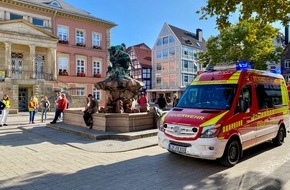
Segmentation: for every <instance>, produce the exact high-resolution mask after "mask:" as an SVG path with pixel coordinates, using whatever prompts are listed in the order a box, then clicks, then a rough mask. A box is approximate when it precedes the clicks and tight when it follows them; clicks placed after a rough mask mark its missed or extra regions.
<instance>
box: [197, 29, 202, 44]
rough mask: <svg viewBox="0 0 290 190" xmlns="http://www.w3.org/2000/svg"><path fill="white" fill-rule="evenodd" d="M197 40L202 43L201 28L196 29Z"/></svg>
mask: <svg viewBox="0 0 290 190" xmlns="http://www.w3.org/2000/svg"><path fill="white" fill-rule="evenodd" d="M196 39H197V40H198V41H202V29H200V28H198V29H196Z"/></svg>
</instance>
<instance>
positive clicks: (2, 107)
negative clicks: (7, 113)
mask: <svg viewBox="0 0 290 190" xmlns="http://www.w3.org/2000/svg"><path fill="white" fill-rule="evenodd" d="M4 108H5V104H4V103H3V102H2V100H1V99H0V121H1V120H2V111H3V110H4ZM0 127H2V125H0Z"/></svg>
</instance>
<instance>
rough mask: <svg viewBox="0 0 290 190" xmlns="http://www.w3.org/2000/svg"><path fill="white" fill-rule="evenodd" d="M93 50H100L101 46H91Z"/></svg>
mask: <svg viewBox="0 0 290 190" xmlns="http://www.w3.org/2000/svg"><path fill="white" fill-rule="evenodd" d="M93 48H94V49H102V48H101V46H93Z"/></svg>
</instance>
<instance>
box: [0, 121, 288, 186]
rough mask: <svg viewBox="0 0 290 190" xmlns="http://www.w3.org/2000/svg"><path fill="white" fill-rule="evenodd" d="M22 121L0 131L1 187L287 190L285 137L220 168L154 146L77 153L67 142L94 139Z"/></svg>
mask: <svg viewBox="0 0 290 190" xmlns="http://www.w3.org/2000/svg"><path fill="white" fill-rule="evenodd" d="M12 117H13V116H10V118H9V119H10V120H9V119H8V124H9V121H10V122H11V123H13V122H12ZM18 118H20V117H19V116H18ZM15 120H16V119H15ZM15 120H14V121H15ZM21 122H23V121H21V120H20V119H19V124H17V125H14V124H10V125H9V126H8V127H1V128H0V189H13V190H14V189H16V190H18V189H19V190H21V189H24V190H26V189H27V190H39V189H41V190H50V189H52V190H54V189H57V190H58V189H60V190H62V189H69V190H70V189H72V190H74V189H75V190H78V189H97V190H99V189H100V190H115V189H118V190H119V189H121V190H123V189H124V190H127V189H128V190H129V189H130V190H131V189H133V190H135V189H136V190H140V189H144V190H147V189H150V190H151V189H162V190H163V189H166V190H167V189H169V190H179V189H182V190H191V189H196V190H200V189H214V190H215V189H221V190H222V189H223V190H235V189H239V190H240V189H242V190H244V189H253V190H256V189H260V190H262V189H269V190H270V189H271V190H273V189H274V190H275V189H283V190H288V189H290V182H288V181H289V178H290V173H289V168H290V151H289V145H290V138H289V137H290V136H289V134H288V138H287V139H286V141H285V143H284V144H283V145H282V146H280V147H274V146H273V145H272V144H270V143H265V144H262V145H260V146H258V147H256V148H253V149H251V150H249V151H246V152H245V155H244V157H243V159H242V160H241V161H240V163H239V164H237V165H236V166H234V167H232V168H225V167H222V166H221V165H219V164H218V163H217V162H215V161H207V160H200V159H194V158H189V157H183V156H179V155H175V154H171V153H168V152H167V151H166V150H163V149H161V148H160V147H158V146H153V147H148V148H143V149H137V150H131V151H124V152H114V153H100V152H95V151H89V150H87V149H80V148H78V147H75V146H72V145H71V144H70V143H69V142H83V144H84V145H83V146H86V145H88V146H91V144H93V143H95V141H92V140H87V139H86V140H85V141H86V142H85V141H84V139H83V138H81V137H78V136H74V135H71V134H65V133H62V132H60V131H57V133H58V135H56V133H54V132H52V131H53V129H51V128H47V127H44V126H43V125H42V124H38V123H37V124H35V125H30V126H28V125H26V124H25V123H24V124H22V123H21ZM15 123H16V122H15ZM33 130H36V132H35V131H33ZM39 131H41V133H40V132H39ZM45 132H47V135H45ZM48 134H51V135H48ZM61 136H62V138H60V137H61ZM131 142H133V141H131ZM96 146H101V145H100V144H96Z"/></svg>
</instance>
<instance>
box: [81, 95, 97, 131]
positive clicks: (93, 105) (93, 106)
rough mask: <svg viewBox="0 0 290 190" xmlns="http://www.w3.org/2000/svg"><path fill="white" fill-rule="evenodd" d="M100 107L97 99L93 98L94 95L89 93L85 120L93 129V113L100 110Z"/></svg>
mask: <svg viewBox="0 0 290 190" xmlns="http://www.w3.org/2000/svg"><path fill="white" fill-rule="evenodd" d="M98 109H99V105H98V102H97V101H95V100H94V99H93V95H92V94H89V95H88V98H87V105H86V107H85V111H84V116H83V118H84V121H85V123H86V125H87V126H88V127H89V128H90V129H92V128H93V125H94V123H93V116H92V115H93V114H94V113H96V112H98Z"/></svg>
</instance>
